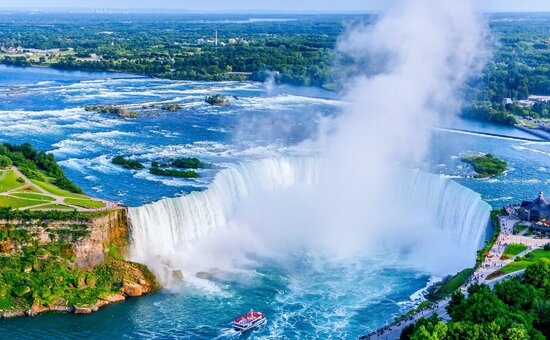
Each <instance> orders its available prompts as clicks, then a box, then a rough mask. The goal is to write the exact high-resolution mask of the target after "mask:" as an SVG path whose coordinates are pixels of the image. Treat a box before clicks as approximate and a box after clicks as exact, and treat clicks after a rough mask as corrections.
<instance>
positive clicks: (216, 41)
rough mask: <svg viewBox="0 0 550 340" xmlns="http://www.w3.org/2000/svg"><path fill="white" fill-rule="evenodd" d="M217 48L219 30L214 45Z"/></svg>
mask: <svg viewBox="0 0 550 340" xmlns="http://www.w3.org/2000/svg"><path fill="white" fill-rule="evenodd" d="M214 44H215V45H216V46H218V30H216V40H215V43H214Z"/></svg>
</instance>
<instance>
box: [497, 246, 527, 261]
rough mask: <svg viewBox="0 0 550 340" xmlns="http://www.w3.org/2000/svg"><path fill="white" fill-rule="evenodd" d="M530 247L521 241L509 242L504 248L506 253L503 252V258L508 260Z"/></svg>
mask: <svg viewBox="0 0 550 340" xmlns="http://www.w3.org/2000/svg"><path fill="white" fill-rule="evenodd" d="M527 248H528V247H527V246H526V245H524V244H520V243H512V244H509V245H508V246H507V247H506V249H504V253H502V256H501V257H500V258H501V259H502V260H507V259H509V258H511V257H514V256H516V255H517V254H519V253H521V252H523V251H524V250H525V249H527Z"/></svg>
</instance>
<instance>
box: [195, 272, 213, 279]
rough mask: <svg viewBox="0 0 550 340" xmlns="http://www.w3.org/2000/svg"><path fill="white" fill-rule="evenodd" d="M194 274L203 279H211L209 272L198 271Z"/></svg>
mask: <svg viewBox="0 0 550 340" xmlns="http://www.w3.org/2000/svg"><path fill="white" fill-rule="evenodd" d="M195 276H196V277H197V278H199V279H203V280H212V273H209V272H198V273H197V274H195Z"/></svg>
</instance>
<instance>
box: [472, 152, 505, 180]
mask: <svg viewBox="0 0 550 340" xmlns="http://www.w3.org/2000/svg"><path fill="white" fill-rule="evenodd" d="M462 161H464V162H466V163H468V164H470V165H472V166H473V168H474V171H475V172H476V174H475V175H474V177H476V178H487V177H492V176H498V175H500V174H502V173H503V172H504V171H506V169H507V168H508V163H507V162H506V161H503V160H501V159H499V158H497V157H495V156H493V155H491V154H485V155H482V156H465V157H462Z"/></svg>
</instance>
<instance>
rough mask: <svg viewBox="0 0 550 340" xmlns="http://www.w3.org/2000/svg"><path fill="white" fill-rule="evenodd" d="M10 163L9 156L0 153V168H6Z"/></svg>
mask: <svg viewBox="0 0 550 340" xmlns="http://www.w3.org/2000/svg"><path fill="white" fill-rule="evenodd" d="M12 164H13V162H12V161H11V158H9V157H8V156H5V155H0V168H7V167H9V166H11V165H12Z"/></svg>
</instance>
